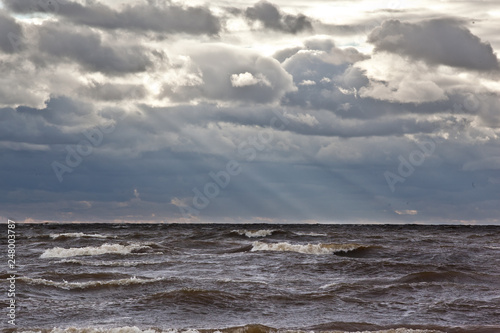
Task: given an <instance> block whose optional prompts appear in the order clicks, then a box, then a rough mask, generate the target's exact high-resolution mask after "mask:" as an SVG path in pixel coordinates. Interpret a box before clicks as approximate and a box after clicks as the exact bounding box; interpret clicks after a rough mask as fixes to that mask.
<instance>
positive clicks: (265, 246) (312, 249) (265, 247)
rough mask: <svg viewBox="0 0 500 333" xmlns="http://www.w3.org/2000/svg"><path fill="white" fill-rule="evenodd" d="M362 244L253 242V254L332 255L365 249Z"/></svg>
mask: <svg viewBox="0 0 500 333" xmlns="http://www.w3.org/2000/svg"><path fill="white" fill-rule="evenodd" d="M363 247H364V246H363V245H360V244H322V243H319V244H290V243H287V242H281V243H264V242H259V241H256V242H253V243H252V249H251V251H252V252H255V251H278V252H298V253H305V254H330V253H336V252H349V251H353V250H356V249H360V248H363Z"/></svg>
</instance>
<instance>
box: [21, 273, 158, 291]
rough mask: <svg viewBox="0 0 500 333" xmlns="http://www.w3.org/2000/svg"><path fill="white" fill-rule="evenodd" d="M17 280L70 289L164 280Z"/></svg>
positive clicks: (23, 278) (26, 278) (133, 278)
mask: <svg viewBox="0 0 500 333" xmlns="http://www.w3.org/2000/svg"><path fill="white" fill-rule="evenodd" d="M19 280H20V281H23V282H26V283H27V284H31V285H44V286H50V287H56V288H61V289H66V290H71V289H90V288H97V287H111V286H128V285H135V284H147V283H155V282H158V281H163V280H165V278H156V279H144V278H137V277H135V276H133V277H131V278H125V279H117V280H107V281H85V282H68V281H65V280H63V281H62V282H58V281H52V280H47V279H42V278H29V277H20V278H19Z"/></svg>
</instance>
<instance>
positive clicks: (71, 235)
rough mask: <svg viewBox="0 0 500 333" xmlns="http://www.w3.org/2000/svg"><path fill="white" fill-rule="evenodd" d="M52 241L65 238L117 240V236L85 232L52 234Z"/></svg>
mask: <svg viewBox="0 0 500 333" xmlns="http://www.w3.org/2000/svg"><path fill="white" fill-rule="evenodd" d="M49 237H50V238H52V239H60V238H61V239H63V238H116V236H110V235H100V234H84V233H83V232H67V233H62V234H50V235H49Z"/></svg>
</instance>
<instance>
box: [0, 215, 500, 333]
mask: <svg viewBox="0 0 500 333" xmlns="http://www.w3.org/2000/svg"><path fill="white" fill-rule="evenodd" d="M3 227H4V228H5V229H6V226H5V225H3ZM16 232H17V237H18V238H17V243H16V246H17V248H16V249H17V252H16V255H17V262H16V263H17V264H18V278H17V282H16V300H17V303H18V313H17V327H16V329H17V331H19V332H22V331H35V332H39V331H41V332H54V333H55V332H92V333H97V332H115V333H129V332H161V331H169V332H175V331H178V332H186V331H187V332H191V333H192V332H196V330H198V331H203V330H210V331H214V330H220V331H221V332H242V333H244V332H248V333H254V332H255V333H257V332H271V331H277V330H281V331H286V330H288V331H298V330H301V331H317V332H319V331H339V332H355V331H382V332H395V333H405V332H414V333H416V332H434V331H441V332H452V333H453V332H481V333H483V332H484V333H486V332H491V333H493V332H496V333H498V332H500V227H495V226H416V225H412V226H394V225H392V226H391V225H385V226H383V225H365V226H359V225H358V226H354V225H256V224H252V225H243V224H234V225H220V224H219V225H208V224H203V225H98V224H81V225H75V224H72V225H55V224H50V225H33V224H31V225H19V224H18V225H17V228H16ZM5 234H6V233H5ZM1 244H2V248H3V249H6V237H3V238H2V242H1ZM5 252H6V250H5V251H4V253H5ZM4 258H6V257H4ZM4 261H5V264H4V267H6V259H5V260H4ZM3 271H4V272H5V271H6V270H3ZM2 275H3V276H2V280H3V284H2V287H3V289H4V290H5V291H6V290H7V286H6V283H5V280H6V278H7V277H8V275H6V274H5V273H2ZM4 297H5V296H4ZM2 306H3V308H4V309H5V308H6V302H5V298H2ZM5 312H6V311H5V310H4V311H3V313H5ZM3 317H4V318H3V319H2V321H1V324H0V325H1V326H0V327H2V329H3V330H4V331H11V330H9V329H10V328H12V327H11V326H10V325H8V324H7V317H6V316H5V315H4V316H3ZM71 327H73V329H70V328H71ZM55 328H60V330H56V329H55Z"/></svg>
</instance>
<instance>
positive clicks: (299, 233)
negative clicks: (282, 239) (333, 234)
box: [294, 231, 328, 237]
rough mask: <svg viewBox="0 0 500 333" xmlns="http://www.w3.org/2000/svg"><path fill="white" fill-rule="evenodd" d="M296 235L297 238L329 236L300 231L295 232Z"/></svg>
mask: <svg viewBox="0 0 500 333" xmlns="http://www.w3.org/2000/svg"><path fill="white" fill-rule="evenodd" d="M294 234H295V235H297V236H311V237H325V236H328V235H327V234H323V233H317V232H300V231H294Z"/></svg>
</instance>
